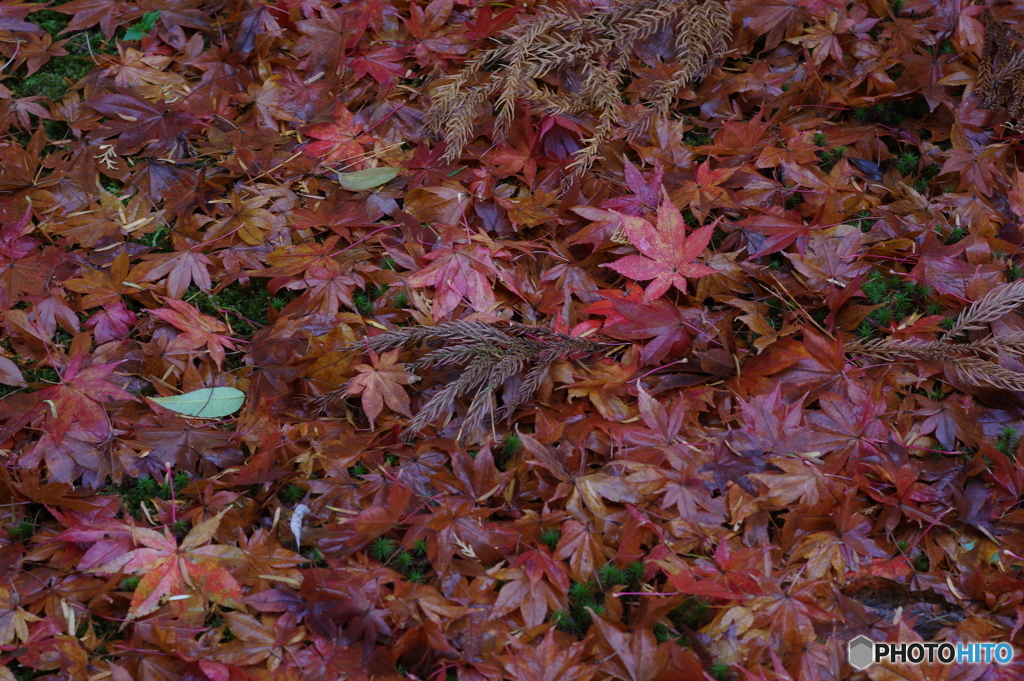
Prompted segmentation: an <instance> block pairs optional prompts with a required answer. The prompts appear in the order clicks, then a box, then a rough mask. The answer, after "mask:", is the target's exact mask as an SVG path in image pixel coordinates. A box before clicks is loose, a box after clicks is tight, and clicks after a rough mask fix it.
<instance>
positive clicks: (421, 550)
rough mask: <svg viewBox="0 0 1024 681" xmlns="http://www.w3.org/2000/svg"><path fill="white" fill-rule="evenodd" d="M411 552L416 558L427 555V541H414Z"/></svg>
mask: <svg viewBox="0 0 1024 681" xmlns="http://www.w3.org/2000/svg"><path fill="white" fill-rule="evenodd" d="M412 552H413V553H415V554H416V555H417V556H425V555H427V540H426V539H417V540H416V541H414V542H413V544H412Z"/></svg>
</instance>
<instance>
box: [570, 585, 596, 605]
mask: <svg viewBox="0 0 1024 681" xmlns="http://www.w3.org/2000/svg"><path fill="white" fill-rule="evenodd" d="M596 589H597V585H596V584H594V583H593V582H573V584H572V586H570V587H569V602H570V603H572V604H573V605H574V606H576V607H580V608H582V607H584V606H587V605H594V604H595V603H596V602H597V601H596V600H595V599H594V591H595V590H596Z"/></svg>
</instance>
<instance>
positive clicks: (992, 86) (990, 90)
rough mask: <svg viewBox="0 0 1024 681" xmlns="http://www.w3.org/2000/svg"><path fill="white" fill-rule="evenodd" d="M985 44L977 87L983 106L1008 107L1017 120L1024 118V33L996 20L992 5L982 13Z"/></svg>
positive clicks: (992, 107) (979, 64)
mask: <svg viewBox="0 0 1024 681" xmlns="http://www.w3.org/2000/svg"><path fill="white" fill-rule="evenodd" d="M982 22H983V23H984V24H985V47H984V50H983V52H982V56H981V61H980V62H979V63H978V81H977V90H978V94H980V95H981V98H982V106H983V107H985V108H986V109H990V110H991V109H995V108H997V107H999V106H1006V108H1007V110H1008V111H1009V112H1010V115H1011V116H1012V117H1013V118H1014V119H1016V120H1017V124H1016V126H1015V129H1016V128H1019V127H1020V125H1021V123H1020V119H1021V118H1024V51H1022V50H1021V47H1020V44H1024V35H1021V34H1020V33H1018V32H1017V31H1015V30H1013V29H1012V28H1010V27H1009V26H1007V25H1006V24H1004V23H1003V22H1001V21H999V20H998V19H996V16H995V14H994V13H993V12H992V10H991V8H987V9H985V11H984V13H983V14H982Z"/></svg>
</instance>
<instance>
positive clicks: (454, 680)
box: [444, 669, 459, 681]
mask: <svg viewBox="0 0 1024 681" xmlns="http://www.w3.org/2000/svg"><path fill="white" fill-rule="evenodd" d="M444 681H459V673H458V672H457V671H455V670H454V669H449V670H448V671H447V672H446V673H445V675H444Z"/></svg>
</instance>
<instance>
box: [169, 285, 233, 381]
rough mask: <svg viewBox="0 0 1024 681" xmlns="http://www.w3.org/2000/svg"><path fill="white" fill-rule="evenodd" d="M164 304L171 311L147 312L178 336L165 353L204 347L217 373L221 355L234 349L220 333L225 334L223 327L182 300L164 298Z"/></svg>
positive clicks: (231, 340)
mask: <svg viewBox="0 0 1024 681" xmlns="http://www.w3.org/2000/svg"><path fill="white" fill-rule="evenodd" d="M164 302H165V303H166V304H167V305H168V306H169V307H170V308H171V309H169V310H168V309H164V308H158V309H156V310H150V314H152V315H153V316H154V317H156V318H158V319H162V320H163V321H165V322H167V323H168V324H170V325H172V326H173V327H174V328H176V329H178V330H179V331H181V332H182V333H181V334H180V335H178V336H177V337H176V338H175V339H174V340H173V341H172V342H171V345H170V348H169V349H172V350H186V351H191V350H198V349H199V348H201V347H203V346H204V345H205V346H206V348H207V349H208V350H209V351H210V357H212V358H213V361H214V362H215V363H216V364H217V369H218V370H219V369H220V367H221V364H223V362H224V354H225V351H226V350H234V349H235V341H234V339H232V338H230V337H228V336H225V335H223V334H221V333H220V332H222V331H227V330H228V327H227V325H226V324H224V323H223V322H221V321H220V320H218V319H217V318H216V317H211V316H210V315H206V314H203V313H202V312H200V311H199V310H197V309H196V308H194V307H192V306H191V305H189V304H188V303H186V302H185V301H183V300H174V299H173V298H164Z"/></svg>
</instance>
